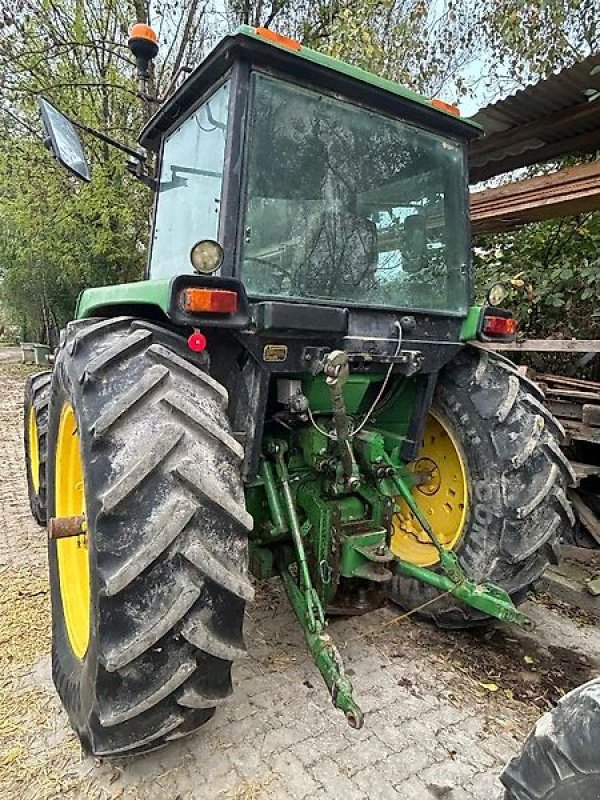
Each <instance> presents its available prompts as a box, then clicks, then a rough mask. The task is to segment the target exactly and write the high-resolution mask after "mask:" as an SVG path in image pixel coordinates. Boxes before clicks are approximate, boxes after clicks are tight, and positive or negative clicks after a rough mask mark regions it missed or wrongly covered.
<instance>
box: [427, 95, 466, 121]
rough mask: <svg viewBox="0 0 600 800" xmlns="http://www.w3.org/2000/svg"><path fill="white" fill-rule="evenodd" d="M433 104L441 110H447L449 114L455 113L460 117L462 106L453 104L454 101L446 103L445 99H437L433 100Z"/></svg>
mask: <svg viewBox="0 0 600 800" xmlns="http://www.w3.org/2000/svg"><path fill="white" fill-rule="evenodd" d="M431 105H432V106H433V107H434V108H439V109H440V111H445V112H446V113H448V114H453V115H454V116H455V117H460V108H459V107H458V106H453V105H452V103H445V102H444V101H443V100H438V99H437V98H436V99H435V100H432V101H431Z"/></svg>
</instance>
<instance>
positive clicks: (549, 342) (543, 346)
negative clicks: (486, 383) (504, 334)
mask: <svg viewBox="0 0 600 800" xmlns="http://www.w3.org/2000/svg"><path fill="white" fill-rule="evenodd" d="M477 346H478V347H482V348H483V349H485V350H505V351H507V352H515V353H600V339H524V340H523V341H521V342H478V343H477Z"/></svg>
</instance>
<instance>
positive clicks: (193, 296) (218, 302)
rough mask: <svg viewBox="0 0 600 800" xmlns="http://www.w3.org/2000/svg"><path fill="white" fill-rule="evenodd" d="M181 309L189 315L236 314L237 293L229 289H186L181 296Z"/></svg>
mask: <svg viewBox="0 0 600 800" xmlns="http://www.w3.org/2000/svg"><path fill="white" fill-rule="evenodd" d="M179 297H180V302H181V307H182V308H183V310H184V311H186V312H187V313H188V314H235V312H236V311H237V310H238V296H237V292H231V291H229V290H228V289H193V288H189V289H184V290H183V291H182V292H181V294H180V295H179Z"/></svg>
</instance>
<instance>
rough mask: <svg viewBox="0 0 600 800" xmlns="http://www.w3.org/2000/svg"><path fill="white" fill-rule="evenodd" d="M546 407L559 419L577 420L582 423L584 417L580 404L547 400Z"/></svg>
mask: <svg viewBox="0 0 600 800" xmlns="http://www.w3.org/2000/svg"><path fill="white" fill-rule="evenodd" d="M544 405H545V406H546V408H547V409H548V411H551V412H552V414H554V416H555V417H559V419H575V420H578V421H579V422H581V421H582V418H583V415H582V410H581V405H580V404H579V403H567V402H566V401H563V400H545V401H544Z"/></svg>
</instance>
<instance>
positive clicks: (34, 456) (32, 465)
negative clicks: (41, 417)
mask: <svg viewBox="0 0 600 800" xmlns="http://www.w3.org/2000/svg"><path fill="white" fill-rule="evenodd" d="M27 431H28V433H27V436H28V438H29V470H30V472H31V483H32V485H33V491H34V492H35V493H36V494H37V493H38V492H39V490H40V447H39V441H38V426H37V420H36V418H35V410H34V408H33V406H31V408H30V409H29V419H28V420H27Z"/></svg>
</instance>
